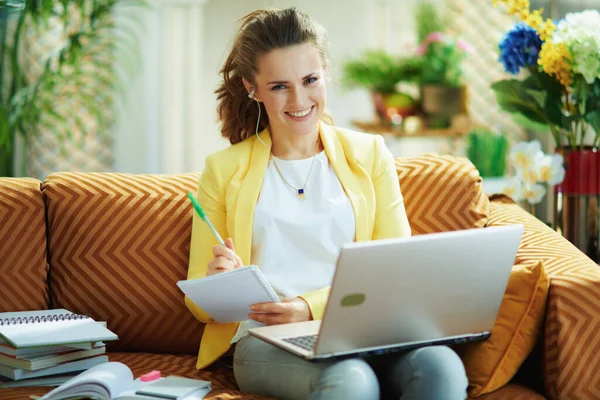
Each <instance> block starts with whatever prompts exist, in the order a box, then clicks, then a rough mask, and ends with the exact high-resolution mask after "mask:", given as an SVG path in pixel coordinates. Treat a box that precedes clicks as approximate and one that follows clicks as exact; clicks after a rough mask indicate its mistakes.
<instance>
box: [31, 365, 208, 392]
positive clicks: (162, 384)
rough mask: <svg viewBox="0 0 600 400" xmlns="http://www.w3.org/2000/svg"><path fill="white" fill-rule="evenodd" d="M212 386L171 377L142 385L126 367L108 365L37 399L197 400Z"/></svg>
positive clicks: (78, 376) (205, 382) (82, 375)
mask: <svg viewBox="0 0 600 400" xmlns="http://www.w3.org/2000/svg"><path fill="white" fill-rule="evenodd" d="M211 386H212V385H211V383H210V382H209V381H205V380H200V379H189V378H180V377H174V376H168V377H165V378H158V379H157V380H154V381H150V382H143V381H141V379H139V378H138V379H133V373H132V372H131V370H130V369H129V367H127V366H126V365H125V364H123V363H120V362H108V363H105V364H102V365H98V366H96V367H93V368H90V369H88V370H87V371H85V372H82V373H81V374H79V375H77V376H76V377H75V378H72V379H71V380H69V381H67V382H65V383H64V384H62V385H60V386H59V387H57V388H56V389H53V390H52V391H50V392H49V393H47V394H46V395H44V396H42V397H41V398H40V400H62V399H72V398H90V397H92V398H95V399H99V400H111V399H112V400H130V399H131V400H133V399H154V400H158V399H177V400H198V399H202V398H203V397H204V396H205V395H206V394H207V393H209V392H210V391H211Z"/></svg>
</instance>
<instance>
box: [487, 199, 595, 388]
mask: <svg viewBox="0 0 600 400" xmlns="http://www.w3.org/2000/svg"><path fill="white" fill-rule="evenodd" d="M491 200H492V201H491V215H490V221H489V225H491V226H500V225H511V224H524V225H525V232H524V235H523V239H522V240H521V244H520V247H519V251H518V254H517V260H516V262H517V263H523V262H535V261H537V260H541V261H542V262H543V263H544V267H545V268H546V271H547V273H548V275H549V277H550V291H549V296H548V306H547V308H548V309H547V315H546V321H545V337H544V358H545V359H544V362H543V364H544V380H545V386H546V391H547V394H548V396H549V398H551V399H595V398H600V356H598V354H599V353H598V349H599V348H600V335H598V330H599V328H600V267H599V266H598V265H597V264H596V263H594V262H593V261H592V260H591V259H590V258H588V257H587V256H585V255H584V254H583V253H582V252H581V251H579V249H577V248H576V247H575V246H573V245H572V244H571V243H570V242H568V241H567V240H565V239H564V238H563V237H562V236H560V235H559V234H558V233H556V232H555V231H553V230H552V229H550V228H549V227H548V226H546V225H544V224H543V223H542V222H541V221H539V220H538V219H536V218H534V217H532V216H531V215H530V214H528V213H527V212H525V211H524V210H523V209H522V208H521V207H519V206H518V205H517V204H515V203H514V202H512V200H510V199H509V198H508V197H506V196H504V195H496V196H492V197H491Z"/></svg>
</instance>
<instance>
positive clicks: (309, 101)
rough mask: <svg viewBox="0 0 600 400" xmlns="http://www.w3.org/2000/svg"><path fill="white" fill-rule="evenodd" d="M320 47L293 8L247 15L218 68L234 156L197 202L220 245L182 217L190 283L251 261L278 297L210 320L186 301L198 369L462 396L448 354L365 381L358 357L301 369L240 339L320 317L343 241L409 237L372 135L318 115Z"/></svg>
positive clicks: (312, 394)
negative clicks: (235, 315) (197, 327)
mask: <svg viewBox="0 0 600 400" xmlns="http://www.w3.org/2000/svg"><path fill="white" fill-rule="evenodd" d="M326 44H327V38H326V34H325V30H324V29H323V28H322V27H321V26H320V25H319V24H317V23H316V22H314V21H313V20H311V19H310V18H309V17H308V16H307V15H305V14H303V13H301V12H299V11H298V10H296V9H294V8H290V9H286V10H269V11H265V10H260V11H255V12H253V13H252V14H250V15H248V16H246V17H245V18H243V20H242V24H241V28H240V30H239V32H238V34H237V36H236V39H235V41H234V44H233V48H232V50H231V53H230V54H229V56H228V58H227V60H226V62H225V64H224V66H223V69H222V71H221V73H222V74H223V82H222V84H221V86H220V87H219V88H218V90H217V91H216V93H217V98H218V101H219V105H218V112H219V117H220V121H221V123H222V128H221V133H222V135H223V136H225V137H227V138H229V140H230V142H231V144H232V146H230V147H229V148H227V149H225V150H222V151H220V152H218V153H215V154H212V155H210V156H209V157H208V158H207V159H206V162H205V168H204V171H203V173H202V176H201V177H200V182H199V188H198V202H199V203H200V204H201V205H202V207H203V208H204V210H205V213H206V215H207V216H208V218H209V219H210V220H211V221H212V223H213V225H214V227H215V229H216V230H217V231H218V232H219V234H220V235H221V236H223V237H226V238H227V240H226V241H225V245H220V244H218V243H217V242H216V240H215V238H214V235H213V234H212V232H211V230H210V229H209V228H208V227H207V226H206V224H203V223H202V221H201V220H199V219H198V218H197V216H195V215H194V223H193V229H192V238H191V244H190V262H189V270H188V279H196V278H201V277H204V276H208V275H214V274H219V273H222V272H224V271H229V270H233V269H235V268H238V267H239V265H240V264H243V265H248V264H253V265H257V266H258V267H259V268H260V269H261V271H262V272H263V274H264V276H265V277H266V279H267V280H268V281H269V283H270V284H271V286H272V287H273V289H274V290H275V291H276V292H277V294H278V295H279V297H280V298H281V299H282V300H281V301H280V302H276V303H258V304H253V305H252V306H251V312H250V314H249V315H248V320H246V321H239V322H236V323H232V324H218V323H215V322H214V320H212V319H211V317H210V315H208V314H207V313H206V312H205V311H204V310H202V309H200V308H199V307H198V306H196V305H195V304H194V303H193V302H192V301H191V300H190V299H187V298H186V304H187V306H188V308H189V309H190V311H191V312H192V313H193V314H194V316H195V317H196V318H197V319H198V320H200V321H201V322H204V323H206V327H205V329H204V332H203V334H202V342H201V345H200V351H199V355H198V363H197V367H198V368H204V367H206V366H207V365H210V364H211V363H213V362H215V361H218V362H221V363H225V362H227V361H226V360H227V357H229V356H231V355H233V370H234V373H235V377H236V381H237V383H238V385H239V386H240V388H241V389H242V390H243V391H246V392H250V393H253V394H262V395H266V396H269V397H274V398H279V399H290V398H298V399H306V398H319V399H347V400H351V399H360V400H369V399H379V397H380V391H381V389H386V390H389V391H391V392H393V393H394V394H395V397H396V398H398V397H400V395H401V394H402V396H403V397H402V398H403V399H405V398H410V399H430V398H448V399H464V398H465V396H466V388H467V380H466V375H465V371H464V367H463V365H462V363H461V361H460V358H459V357H458V356H457V355H456V353H454V352H453V351H452V350H450V349H449V348H448V347H441V346H438V347H429V348H424V349H419V350H415V351H412V352H408V353H406V354H401V355H400V354H397V355H392V356H390V357H389V358H385V359H380V360H379V361H378V364H377V365H378V366H379V365H381V366H382V368H381V371H380V372H381V373H376V372H375V371H376V370H378V369H379V367H376V366H375V365H374V364H370V363H369V362H367V361H366V360H362V359H349V360H343V361H339V362H329V363H318V364H312V363H310V362H308V361H305V360H303V359H300V358H297V357H295V356H293V355H291V354H289V353H287V352H285V351H283V350H280V349H279V348H277V347H275V346H272V345H270V344H268V343H266V342H263V341H261V340H259V339H256V338H254V337H251V336H249V335H248V329H249V328H252V327H255V326H257V325H258V324H266V325H275V324H287V323H292V322H299V323H301V322H306V321H310V320H320V319H321V318H322V317H323V313H324V309H325V304H326V302H327V298H328V296H329V289H330V285H331V281H332V278H333V274H334V272H335V265H336V259H337V256H338V253H339V250H340V248H341V246H342V245H344V244H345V243H349V242H352V241H365V240H376V239H384V238H395V237H403V236H409V235H410V232H411V230H410V226H409V223H408V218H407V216H406V212H405V208H404V201H403V198H402V194H401V192H400V186H399V184H398V174H397V172H396V168H395V166H394V159H393V157H392V154H391V153H390V151H389V150H388V149H387V148H386V147H385V144H384V142H383V139H382V137H381V136H379V135H370V134H364V133H358V132H352V131H348V130H345V129H340V128H337V127H335V126H333V125H332V123H331V118H329V117H328V115H327V113H326V112H325V109H326V106H327V95H326V83H327V71H328V63H329V62H328V58H327V46H326ZM234 243H235V247H234ZM240 261H241V262H240ZM365 267H368V266H365ZM384 371H385V373H384ZM415 376H419V379H414V377H415ZM380 382H381V383H382V384H383V386H382V387H380Z"/></svg>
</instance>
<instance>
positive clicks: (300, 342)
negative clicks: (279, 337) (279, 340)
mask: <svg viewBox="0 0 600 400" xmlns="http://www.w3.org/2000/svg"><path fill="white" fill-rule="evenodd" d="M283 341H284V342H288V343H292V344H295V345H296V346H298V347H302V348H303V349H305V350H308V351H313V350H314V348H315V343H317V335H306V336H296V337H293V338H286V339H283Z"/></svg>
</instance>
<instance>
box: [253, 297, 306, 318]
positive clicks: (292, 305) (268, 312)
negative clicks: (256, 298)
mask: <svg viewBox="0 0 600 400" xmlns="http://www.w3.org/2000/svg"><path fill="white" fill-rule="evenodd" d="M250 310H252V311H253V312H251V313H250V314H248V317H249V318H250V319H253V320H255V321H257V322H261V323H263V324H265V325H277V324H288V323H290V322H303V321H310V320H311V319H312V315H311V312H310V308H309V307H308V304H307V303H306V302H305V301H304V300H302V299H301V298H300V297H290V298H285V299H283V300H281V302H280V303H256V304H252V305H251V306H250Z"/></svg>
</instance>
